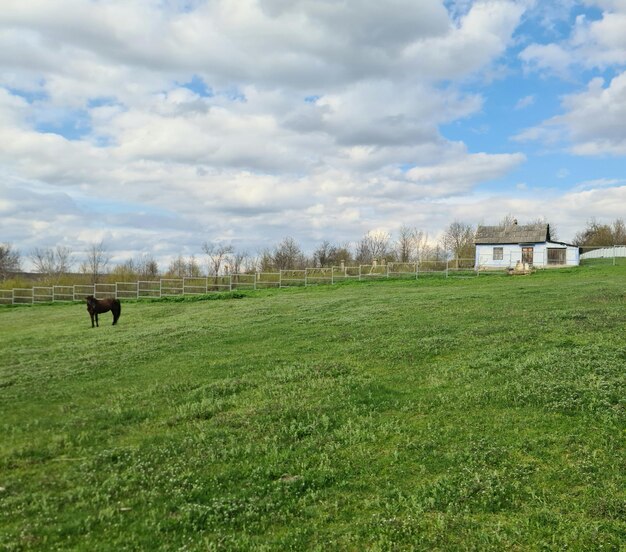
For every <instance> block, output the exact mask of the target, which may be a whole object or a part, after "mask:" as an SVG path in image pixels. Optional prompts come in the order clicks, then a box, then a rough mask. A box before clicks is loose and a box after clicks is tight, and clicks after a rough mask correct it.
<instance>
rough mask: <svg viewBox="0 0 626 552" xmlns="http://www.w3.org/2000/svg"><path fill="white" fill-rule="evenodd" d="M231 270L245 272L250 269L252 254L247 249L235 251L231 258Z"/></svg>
mask: <svg viewBox="0 0 626 552" xmlns="http://www.w3.org/2000/svg"><path fill="white" fill-rule="evenodd" d="M230 262H231V265H230V272H231V273H232V274H243V273H245V272H248V271H249V270H250V255H248V252H247V251H235V252H234V253H233V254H232V255H231V258H230Z"/></svg>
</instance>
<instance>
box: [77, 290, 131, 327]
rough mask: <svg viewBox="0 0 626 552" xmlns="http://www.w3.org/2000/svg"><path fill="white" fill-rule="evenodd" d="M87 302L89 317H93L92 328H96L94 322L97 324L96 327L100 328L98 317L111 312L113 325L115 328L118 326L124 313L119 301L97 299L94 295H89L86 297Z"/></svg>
mask: <svg viewBox="0 0 626 552" xmlns="http://www.w3.org/2000/svg"><path fill="white" fill-rule="evenodd" d="M85 301H87V311H88V312H89V316H91V327H92V328H93V327H94V320H95V322H96V324H95V325H96V326H98V327H100V326H99V324H98V315H99V314H102V313H103V312H109V311H111V312H112V313H113V325H114V326H115V324H117V321H118V320H119V318H120V313H121V312H122V305H121V304H120V300H119V299H113V298H110V299H96V298H95V297H94V296H93V295H88V296H87V297H85Z"/></svg>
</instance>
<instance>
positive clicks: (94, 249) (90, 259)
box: [80, 242, 111, 284]
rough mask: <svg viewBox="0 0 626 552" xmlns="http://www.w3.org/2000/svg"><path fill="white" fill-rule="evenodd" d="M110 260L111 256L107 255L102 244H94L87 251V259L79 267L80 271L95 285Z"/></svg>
mask: <svg viewBox="0 0 626 552" xmlns="http://www.w3.org/2000/svg"><path fill="white" fill-rule="evenodd" d="M110 260H111V256H110V255H109V254H108V253H107V251H106V247H105V245H104V242H100V243H94V244H92V245H91V247H90V248H89V249H88V250H87V258H86V260H85V261H84V262H83V263H82V264H81V265H80V270H81V272H82V273H83V274H88V275H89V276H91V281H92V283H94V284H96V283H98V280H99V279H100V277H101V276H102V275H103V274H104V273H105V271H106V268H107V266H108V264H109V261H110Z"/></svg>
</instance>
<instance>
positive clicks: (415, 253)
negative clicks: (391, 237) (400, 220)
mask: <svg viewBox="0 0 626 552" xmlns="http://www.w3.org/2000/svg"><path fill="white" fill-rule="evenodd" d="M427 243H428V234H426V233H425V232H424V231H422V230H418V229H417V228H415V227H409V226H405V225H403V226H401V227H400V229H399V230H398V239H397V240H396V243H395V250H396V257H397V259H398V261H400V262H402V263H407V262H412V261H417V262H419V261H420V260H421V259H422V257H423V256H424V254H425V251H426V248H427Z"/></svg>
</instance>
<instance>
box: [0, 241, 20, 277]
mask: <svg viewBox="0 0 626 552" xmlns="http://www.w3.org/2000/svg"><path fill="white" fill-rule="evenodd" d="M20 264H21V263H20V253H19V251H17V250H16V249H13V246H12V245H11V244H10V243H0V278H2V279H3V280H5V279H6V278H7V277H8V276H9V273H11V272H19V271H20V269H21V266H20Z"/></svg>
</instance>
